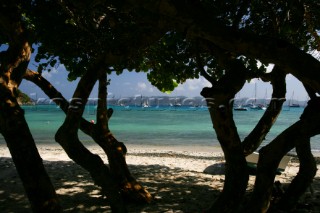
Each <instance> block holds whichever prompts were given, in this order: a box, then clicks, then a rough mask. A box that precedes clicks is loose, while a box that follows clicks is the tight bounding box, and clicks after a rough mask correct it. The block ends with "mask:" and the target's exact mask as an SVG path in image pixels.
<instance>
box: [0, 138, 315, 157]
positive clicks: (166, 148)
mask: <svg viewBox="0 0 320 213" xmlns="http://www.w3.org/2000/svg"><path fill="white" fill-rule="evenodd" d="M83 145H84V146H85V147H87V148H88V149H89V150H94V151H97V152H98V154H99V153H100V154H102V153H103V154H104V152H103V150H102V149H101V147H100V146H99V145H98V144H95V143H91V142H84V143H83ZM36 146H37V149H38V151H39V153H40V154H41V152H42V150H50V149H52V150H56V151H57V150H61V151H62V152H64V150H63V148H62V147H61V146H60V145H59V144H58V143H36ZM125 146H126V147H127V150H128V153H127V154H128V155H130V154H132V153H141V152H148V153H152V152H161V153H165V152H175V153H185V154H186V153H187V154H188V155H192V154H194V155H196V156H200V155H201V154H202V155H204V156H210V155H211V156H212V155H217V154H219V155H223V151H222V149H221V147H220V146H217V145H212V146H208V145H153V144H152V145H149V144H148V145H142V144H130V143H129V144H125ZM3 149H8V148H7V145H6V143H0V157H2V156H5V157H8V156H9V155H10V153H9V150H7V151H8V152H7V153H6V152H3ZM4 153H6V154H4ZM3 154H4V155H3ZM8 154H9V155H8ZM312 154H313V156H314V157H320V150H312ZM287 155H290V156H293V157H296V152H295V151H294V150H292V151H290V152H288V154H287ZM10 157H11V156H10Z"/></svg>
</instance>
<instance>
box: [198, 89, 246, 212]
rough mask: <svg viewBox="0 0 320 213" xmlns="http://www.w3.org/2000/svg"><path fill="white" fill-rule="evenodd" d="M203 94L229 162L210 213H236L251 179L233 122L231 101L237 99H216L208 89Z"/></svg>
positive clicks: (224, 97)
mask: <svg viewBox="0 0 320 213" xmlns="http://www.w3.org/2000/svg"><path fill="white" fill-rule="evenodd" d="M201 94H202V95H203V96H204V97H205V98H206V100H207V105H208V108H209V112H210V115H211V119H212V123H213V126H214V129H215V131H216V134H217V137H218V140H219V142H220V144H221V147H222V150H223V152H224V156H225V161H226V169H225V183H224V186H223V191H222V193H221V194H220V196H219V198H218V199H217V200H216V201H215V202H214V204H213V205H212V206H211V207H210V209H208V210H207V212H234V211H236V210H237V209H238V208H239V207H240V204H241V202H242V200H243V196H244V193H245V191H246V187H247V183H248V179H249V174H248V169H247V163H246V160H245V157H244V155H243V149H242V146H241V141H240V138H239V135H238V132H237V128H236V126H235V123H234V121H233V114H232V110H233V106H232V104H230V100H231V99H232V98H233V97H234V96H231V97H230V96H228V95H227V94H219V95H213V94H214V91H212V89H208V88H205V89H203V90H202V92H201ZM209 97H211V98H209Z"/></svg>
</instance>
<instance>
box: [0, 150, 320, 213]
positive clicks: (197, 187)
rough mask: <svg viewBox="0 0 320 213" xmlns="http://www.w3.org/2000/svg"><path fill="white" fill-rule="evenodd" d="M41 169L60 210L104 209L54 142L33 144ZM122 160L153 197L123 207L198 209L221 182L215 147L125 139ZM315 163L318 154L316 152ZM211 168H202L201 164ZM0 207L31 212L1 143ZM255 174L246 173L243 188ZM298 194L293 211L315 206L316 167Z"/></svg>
mask: <svg viewBox="0 0 320 213" xmlns="http://www.w3.org/2000/svg"><path fill="white" fill-rule="evenodd" d="M37 147H38V150H39V152H40V155H41V157H42V159H43V162H44V165H45V167H46V169H47V172H48V174H49V176H50V178H51V181H52V182H53V184H54V187H55V189H56V191H57V193H58V195H59V198H60V201H61V204H62V206H63V208H64V212H110V209H109V206H108V203H107V202H106V200H105V199H104V197H103V196H101V195H100V192H99V188H98V187H97V186H94V185H93V183H92V180H91V178H90V176H89V174H88V172H86V171H85V170H84V169H82V168H81V167H80V166H78V165H77V164H75V163H74V162H73V161H71V160H70V159H69V158H68V156H67V155H66V154H65V152H64V151H63V150H62V148H61V147H60V146H58V145H55V144H50V145H38V146H37ZM87 147H88V148H89V149H90V150H91V151H92V152H93V153H95V154H99V155H100V157H101V158H102V159H103V160H104V161H105V162H106V163H107V158H106V155H105V154H104V153H103V151H102V150H101V149H100V148H99V147H98V146H95V145H90V146H87ZM127 147H128V155H127V157H126V159H127V164H128V165H129V168H130V170H131V172H132V174H133V175H134V176H135V177H136V178H137V180H138V181H139V182H141V183H142V185H143V186H145V187H146V188H147V189H148V190H149V191H150V192H151V193H152V195H153V196H154V197H155V201H154V202H152V203H151V204H148V205H137V204H132V203H129V204H128V211H129V212H168V213H169V212H190V213H191V212H201V211H202V210H203V209H206V208H208V207H209V206H210V203H211V202H212V201H213V200H214V199H215V198H216V197H217V196H218V195H219V192H220V191H221V190H222V187H223V183H224V172H223V163H224V158H223V155H222V151H221V149H220V148H218V147H191V146H189V147H188V146H187V147H182V146H175V147H160V146H159V147H158V146H137V145H134V146H133V145H128V146H127ZM316 159H317V164H318V169H319V168H320V166H319V163H320V158H319V156H317V157H316ZM209 166H211V167H214V172H213V173H212V174H205V173H204V172H203V171H204V170H205V169H206V168H207V167H209ZM298 166H299V163H298V160H297V158H295V157H292V159H291V161H290V162H289V164H288V166H287V168H286V170H285V171H284V172H283V173H282V174H281V175H278V176H277V177H276V180H278V181H280V183H281V184H282V185H283V186H285V185H286V184H288V183H290V182H291V180H292V178H293V177H294V176H295V175H296V174H297V172H298V169H299V168H298ZM0 169H1V173H0V212H13V213H16V212H21V213H22V212H23V213H25V212H31V211H30V207H29V203H28V200H27V198H26V196H25V194H24V190H23V187H22V184H21V181H20V179H19V177H18V175H17V173H16V170H15V167H14V164H13V162H12V160H11V156H10V153H9V151H8V149H7V147H6V145H4V144H2V145H0ZM254 180H255V176H250V181H249V185H248V189H247V191H248V193H250V191H251V190H252V187H253V183H254ZM312 187H313V192H312V193H311V192H310V191H308V192H307V193H306V194H305V196H304V197H303V198H302V199H301V200H300V203H301V204H300V205H299V206H298V209H297V211H296V212H320V201H319V200H320V171H319V170H318V172H317V175H316V177H315V179H314V183H313V184H312Z"/></svg>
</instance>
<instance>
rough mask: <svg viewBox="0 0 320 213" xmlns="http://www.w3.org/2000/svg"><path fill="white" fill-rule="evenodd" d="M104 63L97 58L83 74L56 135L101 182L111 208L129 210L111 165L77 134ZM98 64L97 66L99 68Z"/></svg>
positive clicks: (57, 139) (118, 210)
mask: <svg viewBox="0 0 320 213" xmlns="http://www.w3.org/2000/svg"><path fill="white" fill-rule="evenodd" d="M104 67H105V64H104V63H102V62H101V61H99V60H98V62H97V63H95V64H93V66H92V68H91V70H89V71H87V72H86V73H85V74H84V76H83V77H82V78H81V80H80V81H79V83H78V86H77V88H76V90H75V92H74V95H73V98H72V101H71V103H70V106H69V108H68V112H67V116H66V118H65V121H64V122H63V124H62V126H61V127H60V128H59V129H58V131H57V133H56V136H55V139H56V141H57V142H58V143H59V144H60V145H61V146H62V147H63V149H64V150H65V151H66V153H67V154H68V156H69V157H70V158H71V159H72V160H74V161H75V162H76V163H77V164H79V165H80V166H82V167H83V168H84V169H86V170H87V171H89V173H90V175H91V177H92V178H93V180H94V182H95V184H97V185H99V186H101V188H102V192H103V193H104V194H105V195H107V198H108V199H109V200H110V206H111V209H112V211H114V212H127V210H126V207H125V205H124V203H123V200H122V198H121V195H120V191H119V187H118V185H117V183H116V182H115V181H114V180H113V178H112V176H111V174H110V171H109V168H108V167H107V166H106V165H105V164H104V162H103V161H102V159H101V158H100V157H99V156H98V155H95V154H92V153H91V152H90V151H89V150H88V149H87V148H86V147H85V146H84V145H83V144H82V143H81V142H80V140H79V138H78V129H79V126H80V121H81V118H82V114H83V111H84V108H85V105H86V103H87V99H88V97H89V95H90V93H91V91H92V88H93V86H94V84H95V82H96V81H97V79H98V73H100V72H105V70H103V68H104ZM97 68H98V70H96V69H97Z"/></svg>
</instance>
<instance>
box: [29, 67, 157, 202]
mask: <svg viewBox="0 0 320 213" xmlns="http://www.w3.org/2000/svg"><path fill="white" fill-rule="evenodd" d="M25 79H27V80H29V81H32V82H33V83H35V84H36V85H37V86H38V87H40V88H41V89H42V90H43V91H44V92H45V93H46V95H48V97H49V98H50V99H52V100H53V101H54V102H55V103H56V104H57V105H59V106H60V107H61V109H62V110H63V111H64V112H65V113H67V111H68V108H69V103H68V101H67V100H66V99H65V98H64V97H63V96H62V95H61V93H59V92H58V91H57V90H56V89H55V88H54V87H53V86H52V85H51V84H50V83H49V82H48V81H47V80H46V79H44V78H43V77H42V76H41V75H40V74H39V73H37V72H34V71H31V70H28V71H27V73H26V74H25ZM100 87H101V88H100ZM103 87H104V86H103V85H100V84H99V88H100V89H99V91H105V90H106V89H104V88H103ZM101 96H105V95H99V99H98V101H99V102H98V110H97V113H98V114H97V119H96V120H97V123H96V124H92V123H90V122H88V121H87V120H85V119H84V118H81V121H80V129H81V130H82V131H83V132H84V133H85V134H87V135H89V136H91V137H92V138H93V140H94V141H95V142H96V143H97V144H98V145H99V146H100V147H101V148H102V149H103V150H104V152H105V153H106V154H107V156H108V160H109V164H110V169H111V173H112V175H113V176H114V177H115V178H114V179H115V180H116V181H117V183H118V185H119V187H120V190H121V192H122V194H123V195H124V196H125V197H127V198H128V199H131V200H135V201H140V202H141V201H142V202H147V203H149V202H151V200H152V196H151V195H150V193H149V192H148V191H147V190H146V189H145V188H144V187H143V186H142V185H141V184H140V183H138V182H137V181H136V179H135V178H134V177H133V176H132V175H131V172H130V171H129V168H128V166H127V164H126V161H125V154H126V151H127V149H126V147H125V145H124V144H123V143H122V142H119V141H118V140H117V139H116V138H115V137H114V136H113V135H112V134H111V132H110V130H109V127H108V120H109V119H110V118H111V114H112V113H110V112H112V110H111V109H109V110H108V112H109V113H108V112H104V110H105V109H107V108H106V107H104V106H106V103H100V101H101V100H105V99H106V98H103V97H101ZM101 117H102V118H103V119H101ZM103 125H106V126H105V127H103Z"/></svg>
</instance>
